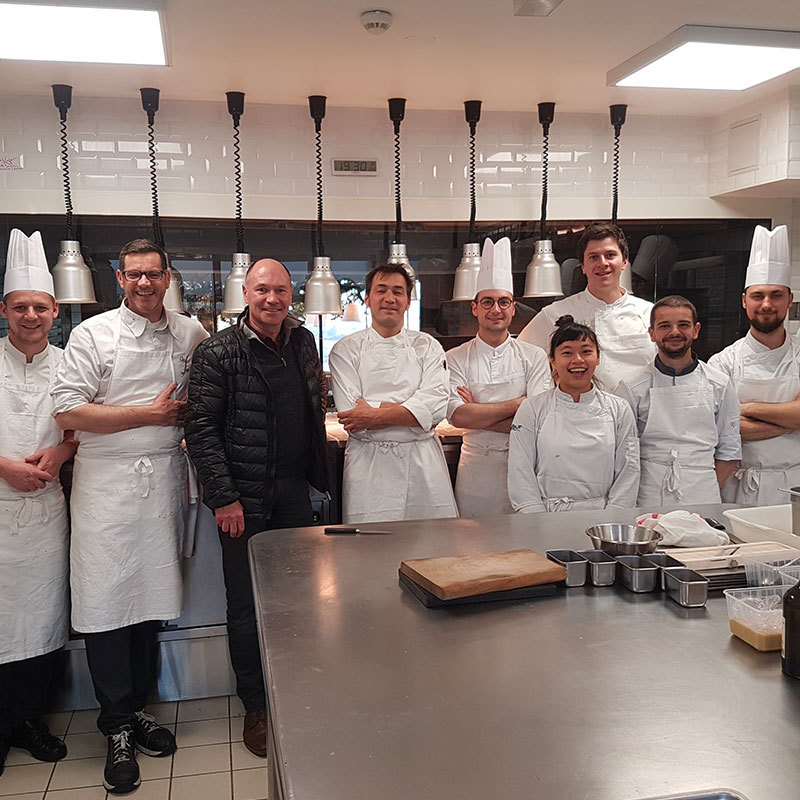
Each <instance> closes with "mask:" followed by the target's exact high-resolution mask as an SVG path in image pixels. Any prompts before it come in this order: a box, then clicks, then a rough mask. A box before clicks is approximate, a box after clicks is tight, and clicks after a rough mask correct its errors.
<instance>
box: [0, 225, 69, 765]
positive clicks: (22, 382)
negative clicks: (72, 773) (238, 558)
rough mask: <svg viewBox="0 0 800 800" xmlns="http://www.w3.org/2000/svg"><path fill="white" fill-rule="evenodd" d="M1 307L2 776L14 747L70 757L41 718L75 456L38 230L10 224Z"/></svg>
mask: <svg viewBox="0 0 800 800" xmlns="http://www.w3.org/2000/svg"><path fill="white" fill-rule="evenodd" d="M3 291H4V296H3V302H0V313H2V315H3V317H5V319H7V320H8V328H9V334H8V336H7V337H6V338H3V339H0V418H2V420H3V424H2V425H0V773H2V771H3V766H4V764H5V760H6V755H7V754H8V749H9V746H11V747H19V748H22V749H23V750H27V751H28V752H29V753H30V754H31V755H32V756H33V757H34V758H37V759H39V760H40V761H58V759H60V758H64V756H65V755H66V754H67V748H66V746H65V744H64V742H62V741H61V740H60V739H58V738H56V737H55V736H53V735H52V734H51V733H50V731H49V730H48V728H47V726H46V725H45V724H44V723H43V722H42V721H41V719H40V717H41V716H42V714H43V713H44V712H45V711H46V708H45V702H46V699H47V692H48V687H49V684H50V679H51V677H52V674H53V663H54V658H53V657H54V655H55V651H56V650H58V649H59V648H60V647H62V646H63V645H64V643H65V642H66V641H67V634H68V629H67V622H68V614H69V612H68V606H67V598H68V575H69V572H68V552H69V551H68V536H67V535H68V524H67V510H66V503H65V501H64V494H63V492H62V491H61V483H60V482H59V479H58V473H59V470H60V469H61V465H62V464H63V463H64V462H65V461H66V460H67V459H69V458H71V457H72V456H73V455H74V454H75V450H76V448H77V443H76V442H75V441H74V440H73V438H72V431H67V432H65V433H64V434H63V435H62V432H61V430H59V427H58V425H56V423H55V421H54V420H53V416H52V413H53V401H52V400H51V398H50V388H51V386H52V385H53V381H54V379H55V374H56V367H57V366H58V364H59V362H60V361H61V357H62V356H63V352H62V351H61V350H59V349H58V348H57V347H53V346H52V345H50V344H48V341H47V335H48V334H49V333H50V328H51V327H52V326H53V320H54V319H55V318H56V316H58V304H57V303H56V301H55V292H54V291H53V279H52V277H51V275H50V272H49V271H48V269H47V261H46V259H45V254H44V247H43V246H42V237H41V234H40V233H39V232H38V231H37V232H36V233H34V234H33V236H31V237H30V238H28V237H27V236H25V234H24V233H22V231H18V230H13V231H11V238H10V240H9V243H8V258H7V260H6V273H5V281H4V287H3Z"/></svg>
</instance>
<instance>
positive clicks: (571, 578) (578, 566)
mask: <svg viewBox="0 0 800 800" xmlns="http://www.w3.org/2000/svg"><path fill="white" fill-rule="evenodd" d="M545 555H546V556H547V557H548V558H549V559H550V560H551V561H554V562H555V563H556V564H561V566H562V567H564V569H566V571H567V581H566V585H567V586H583V584H584V583H586V565H587V564H588V563H589V562H588V561H587V560H586V559H585V558H584V557H583V556H582V555H580V554H579V553H576V552H575V551H574V550H545Z"/></svg>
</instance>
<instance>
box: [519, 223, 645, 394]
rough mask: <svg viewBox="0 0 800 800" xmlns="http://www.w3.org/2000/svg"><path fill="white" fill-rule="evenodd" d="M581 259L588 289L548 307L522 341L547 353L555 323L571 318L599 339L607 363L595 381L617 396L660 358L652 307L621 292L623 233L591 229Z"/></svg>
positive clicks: (607, 227)
mask: <svg viewBox="0 0 800 800" xmlns="http://www.w3.org/2000/svg"><path fill="white" fill-rule="evenodd" d="M577 256H578V261H580V264H581V270H582V271H583V274H584V275H585V276H586V282H587V287H586V289H584V290H583V291H582V292H578V293H577V294H573V295H570V296H569V297H565V298H564V299H563V300H556V302H555V303H551V304H550V305H548V306H545V307H544V308H543V309H542V310H541V311H540V312H539V313H538V314H537V315H536V316H535V317H534V318H533V319H532V320H531V321H530V322H529V323H528V324H527V325H526V326H525V327H524V328H523V329H522V332H521V333H520V334H519V337H518V338H519V340H520V341H522V342H531V343H532V344H535V345H538V346H539V347H541V348H542V350H544V351H545V352H548V350H549V347H550V336H551V335H552V333H553V330H554V329H555V323H556V320H557V319H558V318H559V317H561V316H563V315H565V314H569V315H570V316H571V317H572V318H573V319H574V320H575V321H576V322H580V323H582V324H584V325H588V326H589V327H590V328H592V330H594V332H595V333H596V334H597V338H598V339H599V340H600V344H601V347H602V348H603V357H602V359H601V360H600V364H599V365H598V367H597V375H596V377H597V378H598V379H599V381H600V385H601V386H603V387H604V388H605V389H606V390H607V391H613V389H614V388H615V387H616V386H617V384H618V383H619V382H620V381H621V380H622V379H623V378H625V377H627V376H628V375H630V374H632V373H633V372H636V371H637V370H638V369H639V368H640V367H644V366H647V365H648V364H650V363H651V362H652V360H653V358H654V356H655V354H656V349H655V345H654V344H653V342H652V341H651V340H650V336H649V335H648V333H647V329H648V327H649V325H650V309H651V308H652V307H653V304H652V303H650V302H648V301H647V300H642V299H640V298H638V297H636V296H635V295H633V294H630V293H629V292H627V291H626V290H625V289H623V288H622V286H620V276H621V275H622V272H623V270H626V269H628V242H627V240H626V239H625V234H624V233H623V232H622V230H621V228H619V227H617V226H616V225H614V224H613V223H610V222H596V223H593V224H592V225H589V226H588V227H587V228H586V230H585V231H584V232H583V233H582V234H581V238H580V239H579V241H578V253H577Z"/></svg>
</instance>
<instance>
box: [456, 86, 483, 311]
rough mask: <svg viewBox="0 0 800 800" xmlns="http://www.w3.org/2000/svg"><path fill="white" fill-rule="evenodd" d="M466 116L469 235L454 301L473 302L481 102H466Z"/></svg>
mask: <svg viewBox="0 0 800 800" xmlns="http://www.w3.org/2000/svg"><path fill="white" fill-rule="evenodd" d="M464 116H465V117H466V120H467V124H468V125H469V233H468V234H467V242H466V243H465V244H464V249H463V250H462V253H461V261H460V262H459V265H458V267H457V268H456V277H455V282H454V283H453V300H472V299H473V298H474V297H475V295H476V293H477V287H478V272H480V268H481V246H480V243H478V242H476V241H475V207H476V202H475V131H476V128H477V126H478V121H479V120H480V118H481V101H480V100H465V101H464Z"/></svg>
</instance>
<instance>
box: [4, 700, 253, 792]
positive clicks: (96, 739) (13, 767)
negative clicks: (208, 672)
mask: <svg viewBox="0 0 800 800" xmlns="http://www.w3.org/2000/svg"><path fill="white" fill-rule="evenodd" d="M147 710H148V711H149V712H150V713H151V714H154V715H155V716H156V719H157V720H158V721H159V722H160V723H162V724H163V725H168V726H169V727H171V728H172V729H173V730H174V731H175V735H176V738H177V740H178V751H177V752H176V753H175V754H174V755H172V756H169V757H168V758H148V756H145V755H142V754H141V753H139V754H137V756H138V762H139V769H140V770H141V775H142V785H141V786H140V787H139V788H138V789H137V790H136V791H135V792H133V793H132V794H130V795H122V797H131V798H135V800H264V798H266V797H267V767H266V761H265V760H264V759H263V758H257V757H256V756H254V755H252V754H251V753H250V752H249V751H248V750H247V749H246V748H245V746H244V745H243V744H242V719H241V717H242V715H243V714H244V711H243V709H242V706H241V703H240V702H239V698H238V697H235V696H232V697H230V698H229V697H212V698H209V699H208V700H183V701H181V702H179V703H160V704H158V705H154V706H150V707H149V708H148V709H147ZM96 718H97V712H96V711H67V712H65V713H62V714H54V715H53V716H52V717H50V718H48V724H49V725H50V728H51V730H52V731H53V733H55V734H57V735H59V736H61V735H64V734H66V737H65V741H66V743H67V748H68V750H69V753H68V755H67V757H66V758H65V759H64V760H63V761H59V762H57V763H56V764H43V763H42V762H41V761H36V760H35V759H34V758H32V757H31V756H29V755H28V753H27V752H25V751H24V750H16V749H12V750H11V752H10V753H9V754H8V759H7V761H6V769H5V772H4V773H3V775H2V776H0V798H2V800H23V798H24V800H42V798H46V800H104V798H106V796H108V797H110V798H114V797H118V796H120V795H106V790H105V789H104V788H103V766H104V765H105V756H106V740H105V737H103V736H102V735H101V734H100V733H99V732H98V730H97V727H96V726H95V720H96Z"/></svg>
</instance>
